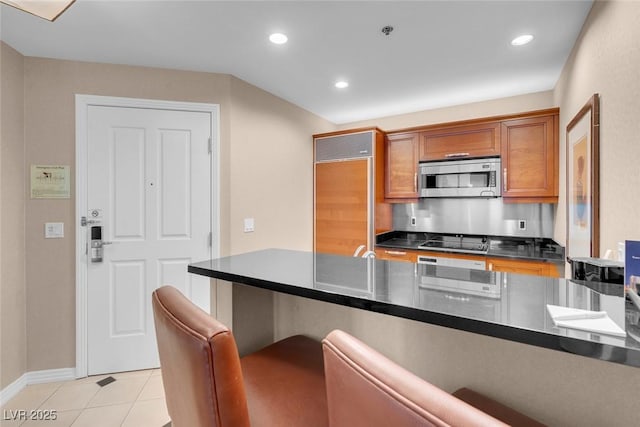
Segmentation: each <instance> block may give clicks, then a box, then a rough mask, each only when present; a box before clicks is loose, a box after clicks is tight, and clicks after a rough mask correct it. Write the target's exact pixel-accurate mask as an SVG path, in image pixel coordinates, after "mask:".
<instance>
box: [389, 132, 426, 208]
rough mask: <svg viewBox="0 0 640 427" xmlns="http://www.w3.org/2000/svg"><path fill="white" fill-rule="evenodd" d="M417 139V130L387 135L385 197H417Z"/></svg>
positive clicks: (418, 139)
mask: <svg viewBox="0 0 640 427" xmlns="http://www.w3.org/2000/svg"><path fill="white" fill-rule="evenodd" d="M419 141H420V134H419V133H418V132H410V133H398V134H389V135H387V138H386V147H385V149H386V169H385V171H386V173H385V188H384V196H385V198H387V199H415V198H417V197H418V143H419Z"/></svg>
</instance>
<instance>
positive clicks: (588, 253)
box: [565, 93, 600, 261]
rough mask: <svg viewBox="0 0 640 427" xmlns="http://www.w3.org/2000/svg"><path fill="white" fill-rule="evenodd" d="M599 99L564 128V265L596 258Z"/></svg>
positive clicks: (598, 198) (593, 100) (598, 224)
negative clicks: (565, 216)
mask: <svg viewBox="0 0 640 427" xmlns="http://www.w3.org/2000/svg"><path fill="white" fill-rule="evenodd" d="M599 145H600V97H599V95H598V94H597V93H596V94H594V95H593V96H592V97H591V98H590V99H589V100H588V101H587V103H586V104H585V105H584V106H583V107H582V108H581V109H580V111H579V112H578V114H576V116H575V117H574V118H573V119H572V120H571V121H570V122H569V124H568V125H567V138H566V153H567V156H566V159H567V165H566V177H567V179H566V183H567V184H566V185H567V186H566V208H567V209H566V213H567V223H566V227H567V243H566V251H565V253H566V256H567V261H569V260H570V259H572V258H576V257H598V256H599V252H600V221H599V211H600V209H599V205H600V197H599V194H600V193H599V190H600V188H599V182H600V181H599V164H600V157H599Z"/></svg>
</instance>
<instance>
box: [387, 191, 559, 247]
mask: <svg viewBox="0 0 640 427" xmlns="http://www.w3.org/2000/svg"><path fill="white" fill-rule="evenodd" d="M554 217H555V205H554V204H550V203H503V202H502V198H492V199H475V198H456V199H453V198H451V199H421V200H420V201H419V202H418V203H407V204H395V205H394V206H393V229H394V230H401V231H419V232H432V233H459V234H482V235H491V236H519V237H540V238H543V237H546V238H550V239H551V238H553V228H554V224H553V222H554ZM412 218H415V225H413V224H412ZM522 221H524V227H525V228H524V230H523V229H521V228H520V226H521V225H522V224H521V222H522Z"/></svg>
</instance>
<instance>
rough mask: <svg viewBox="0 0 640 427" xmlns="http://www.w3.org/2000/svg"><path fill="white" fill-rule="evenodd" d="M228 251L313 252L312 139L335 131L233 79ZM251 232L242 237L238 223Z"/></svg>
mask: <svg viewBox="0 0 640 427" xmlns="http://www.w3.org/2000/svg"><path fill="white" fill-rule="evenodd" d="M231 94H232V99H231V123H230V129H231V138H232V141H233V144H232V145H231V164H232V165H233V169H232V175H231V182H230V192H231V194H232V195H233V196H232V197H233V203H232V204H231V213H230V218H231V223H230V224H229V226H230V228H231V230H230V233H231V247H230V251H231V253H232V254H238V253H242V252H247V251H251V250H256V249H263V248H265V247H274V248H286V249H301V250H311V248H312V247H313V191H312V190H313V168H312V167H311V166H312V162H313V144H312V139H311V133H310V131H312V133H320V132H327V131H330V130H334V129H335V125H332V124H331V123H329V122H327V121H326V120H323V119H321V118H319V117H318V116H315V115H313V114H310V113H309V112H307V111H305V110H303V109H301V108H299V107H296V106H295V105H293V104H291V103H288V102H286V101H283V100H281V99H278V98H276V97H274V96H273V95H271V94H269V93H267V92H265V91H263V90H261V89H258V88H256V87H255V86H252V85H250V84H248V83H246V82H244V81H242V80H239V79H237V78H235V77H233V78H232V79H231ZM244 218H254V219H255V231H254V232H253V233H245V232H244V231H243V219H244Z"/></svg>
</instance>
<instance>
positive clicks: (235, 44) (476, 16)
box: [0, 0, 592, 123]
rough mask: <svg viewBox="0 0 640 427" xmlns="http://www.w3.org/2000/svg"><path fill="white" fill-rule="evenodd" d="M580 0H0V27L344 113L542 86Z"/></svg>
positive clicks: (549, 80) (376, 113)
mask: <svg viewBox="0 0 640 427" xmlns="http://www.w3.org/2000/svg"><path fill="white" fill-rule="evenodd" d="M591 5H592V2H591V0H589V1H580V0H578V1H576V0H571V1H479V0H477V1H465V2H463V1H377V2H371V1H284V2H275V1H253V2H249V1H226V2H223V1H211V0H209V1H206V0H200V1H185V0H182V1H169V0H146V1H133V0H127V1H122V0H121V1H118V0H109V1H99V0H77V1H76V2H75V3H74V4H73V5H72V6H71V7H70V8H69V9H68V10H67V11H66V12H65V13H64V14H63V15H61V16H60V17H59V18H58V19H57V20H56V21H55V22H53V23H51V22H48V21H45V20H43V19H39V18H37V17H34V16H32V15H29V14H27V13H24V12H20V11H18V10H16V9H13V8H11V7H8V6H5V5H2V9H1V25H2V26H1V27H0V30H1V36H2V40H4V41H5V42H6V43H8V44H9V45H11V46H12V47H14V48H15V49H16V50H18V51H19V52H21V53H22V54H23V55H26V56H38V57H47V58H59V59H70V60H78V61H92V62H105V63H115V64H130V65H142V66H151V67H162V68H173V69H181V70H193V71H207V72H214V73H228V74H232V75H234V76H236V77H238V78H240V79H242V80H245V81H247V82H249V83H251V84H253V85H255V86H258V87H260V88H262V89H264V90H266V91H268V92H270V93H272V94H274V95H277V96H279V97H281V98H284V99H286V100H288V101H290V102H292V103H294V104H296V105H298V106H300V107H302V108H305V109H307V110H309V111H311V112H313V113H316V114H318V115H319V116H322V117H324V118H326V119H328V120H330V121H332V122H334V123H347V122H353V121H358V120H365V119H372V118H376V117H382V116H389V115H394V114H402V113H408V112H413V111H420V110H427V109H432V108H440V107H445V106H450V105H458V104H466V103H470V102H476V101H482V100H488V99H495V98H502V97H507V96H513V95H519V94H524V93H532V92H539V91H545V90H550V89H553V87H554V86H555V84H556V82H557V80H558V77H559V76H560V72H561V71H562V67H563V65H564V63H565V61H566V59H567V57H568V56H569V53H570V52H571V49H572V47H573V45H574V43H575V40H576V38H577V36H578V34H579V32H580V29H581V28H582V25H583V23H584V20H585V18H586V16H587V14H588V13H589V10H590V8H591ZM387 25H391V26H393V27H394V30H393V31H392V32H391V34H389V35H388V36H387V35H384V34H383V33H382V31H381V30H382V28H383V27H384V26H387ZM273 32H283V33H285V34H286V35H287V36H288V38H289V41H288V43H286V44H284V45H275V44H272V43H271V42H269V40H268V36H269V35H270V34H271V33H273ZM524 33H529V34H532V35H534V36H535V39H534V40H533V41H532V42H531V43H529V44H527V45H525V46H521V47H514V46H512V45H511V44H510V42H511V40H512V39H513V38H514V37H515V36H518V35H520V34H524ZM339 79H344V80H347V81H348V82H349V84H350V86H349V87H348V88H346V89H337V88H335V87H334V83H335V82H336V81H337V80H339Z"/></svg>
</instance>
